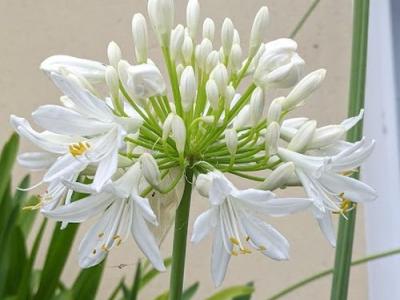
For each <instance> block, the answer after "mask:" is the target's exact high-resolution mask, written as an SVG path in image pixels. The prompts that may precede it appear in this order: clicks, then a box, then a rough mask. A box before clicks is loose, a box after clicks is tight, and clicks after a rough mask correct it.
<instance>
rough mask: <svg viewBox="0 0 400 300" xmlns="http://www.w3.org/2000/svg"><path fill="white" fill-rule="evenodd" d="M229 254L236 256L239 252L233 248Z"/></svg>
mask: <svg viewBox="0 0 400 300" xmlns="http://www.w3.org/2000/svg"><path fill="white" fill-rule="evenodd" d="M231 254H232V256H238V255H239V253H237V251H235V250H233V251H232V252H231Z"/></svg>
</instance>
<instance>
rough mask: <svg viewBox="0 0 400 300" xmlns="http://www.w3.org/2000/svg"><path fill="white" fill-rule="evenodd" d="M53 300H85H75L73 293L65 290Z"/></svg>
mask: <svg viewBox="0 0 400 300" xmlns="http://www.w3.org/2000/svg"><path fill="white" fill-rule="evenodd" d="M51 299H52V300H76V299H84V298H74V295H73V293H72V291H70V290H65V291H60V292H59V293H58V294H56V295H55V296H53V297H52V298H51Z"/></svg>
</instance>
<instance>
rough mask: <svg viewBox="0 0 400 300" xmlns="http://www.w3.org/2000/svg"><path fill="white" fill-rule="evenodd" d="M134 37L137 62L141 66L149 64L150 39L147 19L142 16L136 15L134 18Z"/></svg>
mask: <svg viewBox="0 0 400 300" xmlns="http://www.w3.org/2000/svg"><path fill="white" fill-rule="evenodd" d="M132 35H133V42H134V44H135V54H136V61H137V62H138V63H139V64H144V63H146V62H147V55H148V41H147V40H148V37H147V25H146V19H145V18H144V16H143V15H142V14H135V15H134V16H133V18H132Z"/></svg>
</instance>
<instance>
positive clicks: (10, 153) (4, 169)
mask: <svg viewBox="0 0 400 300" xmlns="http://www.w3.org/2000/svg"><path fill="white" fill-rule="evenodd" d="M18 145H19V137H18V135H17V134H15V133H14V134H13V135H12V136H11V137H10V139H9V140H8V141H7V143H6V144H5V145H4V148H3V151H2V152H1V156H0V170H1V178H0V201H1V199H2V198H3V195H4V192H5V191H6V189H7V184H8V183H9V178H10V174H11V170H12V167H13V165H14V161H15V158H16V157H17V152H18Z"/></svg>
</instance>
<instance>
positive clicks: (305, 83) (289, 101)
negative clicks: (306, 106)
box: [283, 69, 326, 110]
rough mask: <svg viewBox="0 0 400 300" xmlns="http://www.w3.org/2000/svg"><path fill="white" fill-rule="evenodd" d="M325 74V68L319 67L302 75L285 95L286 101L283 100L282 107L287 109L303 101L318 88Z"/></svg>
mask: <svg viewBox="0 0 400 300" xmlns="http://www.w3.org/2000/svg"><path fill="white" fill-rule="evenodd" d="M325 75H326V70H324V69H319V70H316V71H314V72H312V73H310V74H308V75H307V76H306V77H304V78H303V79H302V80H301V81H300V82H299V83H298V84H297V85H296V86H295V87H294V88H293V90H292V91H291V92H290V93H289V95H288V96H287V97H286V101H284V102H283V109H284V110H289V109H291V108H293V107H295V106H297V105H299V104H300V103H301V102H303V101H304V100H305V99H306V98H307V97H308V96H310V95H311V94H312V93H313V92H314V91H315V90H316V89H317V88H319V86H320V85H321V83H322V81H323V80H324V78H325Z"/></svg>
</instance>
